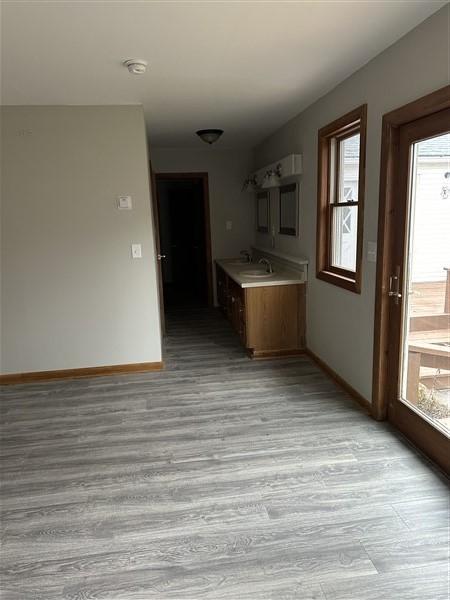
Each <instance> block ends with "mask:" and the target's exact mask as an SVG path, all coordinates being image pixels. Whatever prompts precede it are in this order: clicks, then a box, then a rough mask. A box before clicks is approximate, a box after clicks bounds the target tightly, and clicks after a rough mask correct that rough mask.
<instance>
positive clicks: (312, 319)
mask: <svg viewBox="0 0 450 600" xmlns="http://www.w3.org/2000/svg"><path fill="white" fill-rule="evenodd" d="M448 23H449V5H446V6H445V7H444V8H443V9H441V10H440V11H438V12H437V13H435V14H434V15H432V16H431V17H430V18H429V19H427V20H426V21H424V22H423V23H421V24H420V25H419V26H418V27H417V28H416V29H414V30H413V31H411V32H410V33H408V34H407V35H406V36H405V37H403V38H402V39H400V40H399V41H398V42H397V43H396V44H394V45H393V46H391V47H390V48H388V49H387V50H386V51H384V52H383V53H382V54H380V55H379V56H377V57H376V58H375V59H373V60H372V61H371V62H369V63H368V64H367V65H365V66H364V67H363V68H362V69H361V70H359V71H358V72H356V73H355V74H354V75H352V76H351V77H349V78H348V79H346V80H345V81H344V82H343V83H341V84H340V85H339V86H338V87H336V88H335V89H334V90H333V91H331V92H330V93H329V94H327V95H326V96H324V97H323V98H321V99H320V100H319V101H317V102H315V103H314V104H313V105H312V106H310V107H309V108H308V109H306V110H305V111H304V112H302V113H301V114H299V115H298V116H297V117H295V118H294V119H293V120H291V121H289V122H288V123H287V124H286V125H284V126H283V127H282V128H281V129H279V130H278V131H277V132H275V133H274V134H273V135H272V136H271V137H269V138H268V139H266V140H265V141H264V142H263V143H262V144H261V145H260V146H259V147H258V148H257V149H256V153H255V159H256V163H255V167H256V168H260V167H263V166H264V165H266V164H268V163H271V162H273V161H275V160H277V159H278V158H281V157H283V156H285V155H287V154H290V153H296V152H299V153H302V154H303V170H304V175H303V177H302V198H301V205H300V237H299V238H287V237H285V236H277V238H276V247H277V248H278V249H279V250H281V251H284V252H288V253H289V254H298V255H304V256H307V257H308V258H309V260H310V278H309V283H308V306H307V340H308V346H309V348H310V349H311V350H312V351H313V352H315V353H316V354H317V355H318V356H319V357H320V358H322V359H323V360H324V361H325V362H326V363H327V364H328V365H329V366H330V367H331V368H332V369H334V370H335V371H336V372H337V373H338V374H339V375H341V377H343V378H344V379H345V380H346V381H347V382H348V383H350V384H351V385H352V386H353V387H354V388H355V389H356V390H357V391H358V392H360V393H361V394H362V395H363V396H364V397H365V398H367V399H370V398H371V384H372V358H373V352H372V350H373V337H374V332H373V323H374V304H375V269H376V265H375V264H374V263H371V262H368V261H367V242H369V241H376V239H377V219H378V194H379V174H380V173H379V172H380V147H381V121H382V115H383V114H384V113H386V112H388V111H390V110H392V109H394V108H397V107H399V106H402V105H403V104H406V103H407V102H409V101H412V100H415V99H417V98H420V97H421V96H423V95H425V94H427V93H430V92H432V91H433V90H436V89H438V88H440V87H443V86H444V85H446V84H448V83H449V54H448V53H449V30H448ZM365 102H367V104H368V132H367V133H368V135H367V155H366V156H367V169H366V197H365V214H364V260H363V281H362V293H361V295H357V294H353V293H351V292H348V291H346V290H343V289H341V288H338V287H336V286H333V285H331V284H328V283H325V282H323V281H319V280H318V279H316V278H315V251H316V235H315V232H316V203H317V132H318V129H319V128H320V127H322V126H324V125H326V124H328V123H329V122H331V121H333V120H334V119H336V118H337V117H339V116H341V115H343V114H345V113H346V112H348V111H350V110H351V109H353V108H355V107H357V106H359V105H360V104H363V103H365ZM273 205H274V206H273V210H274V213H273V214H272V217H273V218H277V217H276V214H275V211H276V207H275V203H273ZM257 241H258V244H260V245H264V246H269V243H270V240H269V237H268V236H266V235H261V234H258V235H257Z"/></svg>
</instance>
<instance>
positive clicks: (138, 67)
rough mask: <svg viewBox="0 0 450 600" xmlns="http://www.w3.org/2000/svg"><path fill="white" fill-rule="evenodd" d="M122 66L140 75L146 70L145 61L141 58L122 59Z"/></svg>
mask: <svg viewBox="0 0 450 600" xmlns="http://www.w3.org/2000/svg"><path fill="white" fill-rule="evenodd" d="M123 65H124V67H126V68H127V69H128V70H129V72H130V73H133V75H142V73H145V71H146V70H147V65H148V63H147V61H146V60H142V59H141V58H129V59H128V60H124V61H123Z"/></svg>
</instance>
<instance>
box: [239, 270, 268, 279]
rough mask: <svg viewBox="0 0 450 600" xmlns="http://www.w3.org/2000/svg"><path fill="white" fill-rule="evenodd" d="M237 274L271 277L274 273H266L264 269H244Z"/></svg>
mask: <svg viewBox="0 0 450 600" xmlns="http://www.w3.org/2000/svg"><path fill="white" fill-rule="evenodd" d="M239 275H242V276H243V277H255V278H258V277H273V276H274V275H275V273H268V272H267V271H266V270H265V269H245V270H244V271H240V273H239Z"/></svg>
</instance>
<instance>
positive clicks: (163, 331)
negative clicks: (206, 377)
mask: <svg viewBox="0 0 450 600" xmlns="http://www.w3.org/2000/svg"><path fill="white" fill-rule="evenodd" d="M149 169H150V189H151V193H152V213H153V235H154V240H155V249H156V257H155V258H156V267H157V271H158V272H157V274H156V276H157V279H158V300H159V319H160V324H161V335H162V336H164V335H165V334H166V315H165V312H164V286H163V279H162V266H161V260H160V259H159V258H158V254H161V239H160V233H159V203H158V192H157V189H156V180H155V173H154V172H153V168H152V162H151V161H149Z"/></svg>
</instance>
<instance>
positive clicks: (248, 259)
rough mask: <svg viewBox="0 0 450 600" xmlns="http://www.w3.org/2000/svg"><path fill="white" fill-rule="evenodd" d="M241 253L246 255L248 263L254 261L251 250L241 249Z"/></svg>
mask: <svg viewBox="0 0 450 600" xmlns="http://www.w3.org/2000/svg"><path fill="white" fill-rule="evenodd" d="M239 254H240V255H241V256H243V257H245V259H246V261H247V262H248V263H251V262H252V257H251V256H250V252H247V250H241V251H240V252H239Z"/></svg>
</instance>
